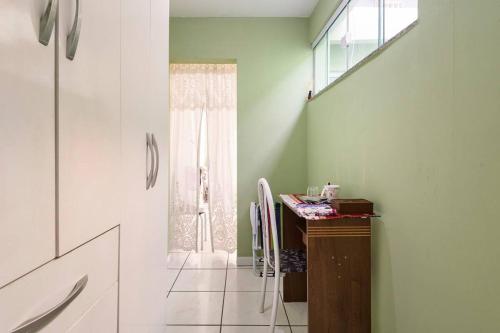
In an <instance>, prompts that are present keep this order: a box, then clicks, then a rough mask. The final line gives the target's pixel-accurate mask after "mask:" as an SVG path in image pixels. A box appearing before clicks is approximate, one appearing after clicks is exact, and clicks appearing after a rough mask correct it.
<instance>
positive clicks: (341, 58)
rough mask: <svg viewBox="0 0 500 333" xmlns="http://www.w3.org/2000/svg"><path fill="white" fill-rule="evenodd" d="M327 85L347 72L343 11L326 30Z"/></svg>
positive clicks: (346, 44)
mask: <svg viewBox="0 0 500 333" xmlns="http://www.w3.org/2000/svg"><path fill="white" fill-rule="evenodd" d="M327 36H328V52H329V56H328V84H330V83H332V82H333V81H335V80H336V79H337V78H338V77H339V76H341V75H342V74H344V73H345V72H346V71H347V47H348V36H347V14H346V10H345V9H344V10H343V11H342V12H341V13H340V15H339V16H338V17H337V19H336V20H335V22H333V25H332V26H331V28H330V29H329V30H328V33H327Z"/></svg>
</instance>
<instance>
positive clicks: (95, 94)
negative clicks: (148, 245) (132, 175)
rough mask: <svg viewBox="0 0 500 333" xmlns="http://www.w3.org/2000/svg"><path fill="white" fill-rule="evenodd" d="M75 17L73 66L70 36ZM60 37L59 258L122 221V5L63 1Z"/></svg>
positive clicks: (97, 0)
mask: <svg viewBox="0 0 500 333" xmlns="http://www.w3.org/2000/svg"><path fill="white" fill-rule="evenodd" d="M77 3H79V4H80V6H81V8H79V9H80V10H79V11H77V8H76V4H77ZM77 12H78V14H79V17H78V18H80V19H81V21H80V25H79V27H80V29H81V30H80V38H79V41H78V46H77V49H76V54H75V56H74V59H73V60H72V61H71V60H69V59H68V58H67V57H66V50H67V47H68V45H67V44H68V43H67V36H68V34H70V32H71V30H72V27H73V23H74V22H75V13H77ZM78 18H76V19H78ZM58 38H59V39H58V41H59V51H58V55H57V57H58V63H59V68H58V79H59V81H58V102H59V104H58V227H57V230H58V234H57V235H58V255H61V254H64V253H66V252H68V251H69V250H71V249H74V248H75V247H77V246H78V245H80V244H82V243H84V242H86V241H88V240H90V239H92V238H93V237H95V236H98V235H99V234H101V233H103V232H105V231H106V230H108V229H110V228H112V227H113V226H116V225H118V224H119V223H120V195H121V189H120V173H121V171H120V167H121V161H120V156H121V145H120V135H121V132H120V131H121V129H120V126H121V124H120V121H121V119H120V0H106V1H101V0H79V1H77V0H66V1H60V3H59V26H58Z"/></svg>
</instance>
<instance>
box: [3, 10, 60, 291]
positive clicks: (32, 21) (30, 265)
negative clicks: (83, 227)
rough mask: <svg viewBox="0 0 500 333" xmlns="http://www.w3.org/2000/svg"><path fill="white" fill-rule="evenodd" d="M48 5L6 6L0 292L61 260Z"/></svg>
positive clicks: (4, 23)
mask: <svg viewBox="0 0 500 333" xmlns="http://www.w3.org/2000/svg"><path fill="white" fill-rule="evenodd" d="M46 5H47V1H46V0H2V1H0V29H1V31H0V158H1V162H0V228H1V232H0V287H2V286H4V285H5V284H6V283H8V282H10V281H12V280H13V279H15V278H17V277H19V276H21V275H23V274H25V273H27V272H29V271H31V270H32V269H34V268H36V267H37V266H40V265H41V264H43V263H44V262H47V261H49V260H51V259H52V258H54V256H55V231H54V229H55V136H54V121H55V111H54V93H55V87H54V84H55V83H54V82H55V81H54V71H55V69H54V52H55V46H54V45H55V42H54V35H53V34H54V33H52V35H51V40H50V43H49V44H48V46H44V45H42V44H40V43H39V42H38V34H39V30H40V23H39V22H40V17H41V16H42V14H43V13H44V10H45V6H46Z"/></svg>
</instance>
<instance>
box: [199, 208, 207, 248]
mask: <svg viewBox="0 0 500 333" xmlns="http://www.w3.org/2000/svg"><path fill="white" fill-rule="evenodd" d="M198 216H199V217H200V222H201V223H200V229H201V236H200V244H201V250H202V251H203V234H204V233H205V230H204V229H203V228H204V226H203V214H198Z"/></svg>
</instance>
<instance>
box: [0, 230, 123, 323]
mask: <svg viewBox="0 0 500 333" xmlns="http://www.w3.org/2000/svg"><path fill="white" fill-rule="evenodd" d="M118 235H119V233H118V228H115V229H112V230H110V231H109V232H107V233H105V234H103V235H102V236H100V237H98V238H96V239H94V240H92V241H91V242H89V243H87V244H85V245H83V246H81V247H79V248H77V249H75V250H74V251H72V252H70V253H68V254H66V255H64V256H62V257H60V258H58V259H55V260H53V261H51V262H49V263H48V264H46V265H44V266H42V267H40V268H39V269H37V270H35V271H33V272H31V273H30V274H28V275H26V276H24V277H23V278H21V279H19V280H17V281H15V282H13V283H12V284H10V285H7V286H6V287H4V288H2V289H0V332H11V331H12V330H13V329H14V328H16V327H18V326H19V325H20V324H21V323H24V322H25V321H27V320H30V319H32V318H35V317H37V316H39V315H40V314H43V313H45V312H47V311H48V310H50V309H52V308H54V307H55V306H56V305H58V304H60V303H61V302H62V301H63V300H65V299H66V298H67V297H68V295H69V294H70V293H71V292H72V291H74V288H75V284H76V283H77V282H78V281H81V280H82V278H84V277H85V276H86V277H87V283H86V284H85V286H84V288H83V289H82V291H81V292H80V293H79V294H78V295H77V296H76V297H74V298H73V300H72V301H71V302H67V306H66V307H61V308H59V310H56V311H54V312H53V313H54V314H55V315H56V316H55V318H54V319H53V320H52V321H50V322H48V323H46V325H45V326H44V327H43V329H42V330H41V332H66V331H67V330H68V329H69V328H70V327H71V326H72V325H73V324H74V323H76V322H78V320H79V319H80V318H82V316H84V314H85V313H86V312H87V311H88V310H89V309H90V308H91V307H92V305H93V304H95V303H96V302H97V301H98V300H99V299H100V298H102V297H103V295H104V294H105V293H106V291H108V290H109V289H110V288H111V287H112V286H113V285H115V284H116V283H117V281H118ZM50 317H54V316H48V318H50Z"/></svg>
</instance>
